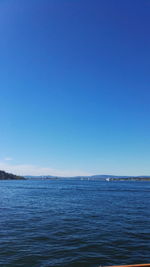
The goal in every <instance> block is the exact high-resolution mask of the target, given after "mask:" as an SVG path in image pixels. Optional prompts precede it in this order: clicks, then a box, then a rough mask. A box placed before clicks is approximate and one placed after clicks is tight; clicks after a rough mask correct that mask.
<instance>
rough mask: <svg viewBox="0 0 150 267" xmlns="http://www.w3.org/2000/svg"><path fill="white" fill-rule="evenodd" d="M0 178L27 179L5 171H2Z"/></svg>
mask: <svg viewBox="0 0 150 267" xmlns="http://www.w3.org/2000/svg"><path fill="white" fill-rule="evenodd" d="M0 180H25V178H24V177H22V176H18V175H14V174H11V173H7V172H5V171H0Z"/></svg>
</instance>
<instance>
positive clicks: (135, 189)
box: [0, 179, 150, 267]
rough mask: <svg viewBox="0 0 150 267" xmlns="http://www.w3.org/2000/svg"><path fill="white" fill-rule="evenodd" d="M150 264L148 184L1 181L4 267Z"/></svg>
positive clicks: (0, 233) (0, 258) (1, 259)
mask: <svg viewBox="0 0 150 267" xmlns="http://www.w3.org/2000/svg"><path fill="white" fill-rule="evenodd" d="M136 263H150V182H145V181H142V182H141V181H117V182H116V181H110V182H107V181H94V180H75V179H58V180H18V181H17V180H16V181H12V180H9V181H0V266H1V267H17V266H18V267H48V266H53V267H56V266H61V267H80V266H81V267H84V266H87V267H90V266H91V267H92V266H97V267H98V266H110V265H120V264H136Z"/></svg>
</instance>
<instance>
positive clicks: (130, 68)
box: [0, 0, 150, 176]
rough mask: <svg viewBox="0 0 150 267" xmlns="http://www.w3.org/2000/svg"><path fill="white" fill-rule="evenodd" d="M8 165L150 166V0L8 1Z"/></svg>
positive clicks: (1, 164) (134, 171) (77, 169)
mask: <svg viewBox="0 0 150 267" xmlns="http://www.w3.org/2000/svg"><path fill="white" fill-rule="evenodd" d="M0 38H1V41H0V169H3V170H5V171H9V172H13V173H16V174H22V175H57V176H75V175H92V174H94V175H95V174H115V175H150V1H149V0H143V1H141V0H136V1H135V0H125V1H120V0H93V1H89V0H86V1H85V0H74V1H73V0H30V1H29V0H1V1H0Z"/></svg>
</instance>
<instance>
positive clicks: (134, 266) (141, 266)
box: [107, 263, 150, 267]
mask: <svg viewBox="0 0 150 267" xmlns="http://www.w3.org/2000/svg"><path fill="white" fill-rule="evenodd" d="M107 267H150V263H146V264H132V265H113V266H107Z"/></svg>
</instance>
